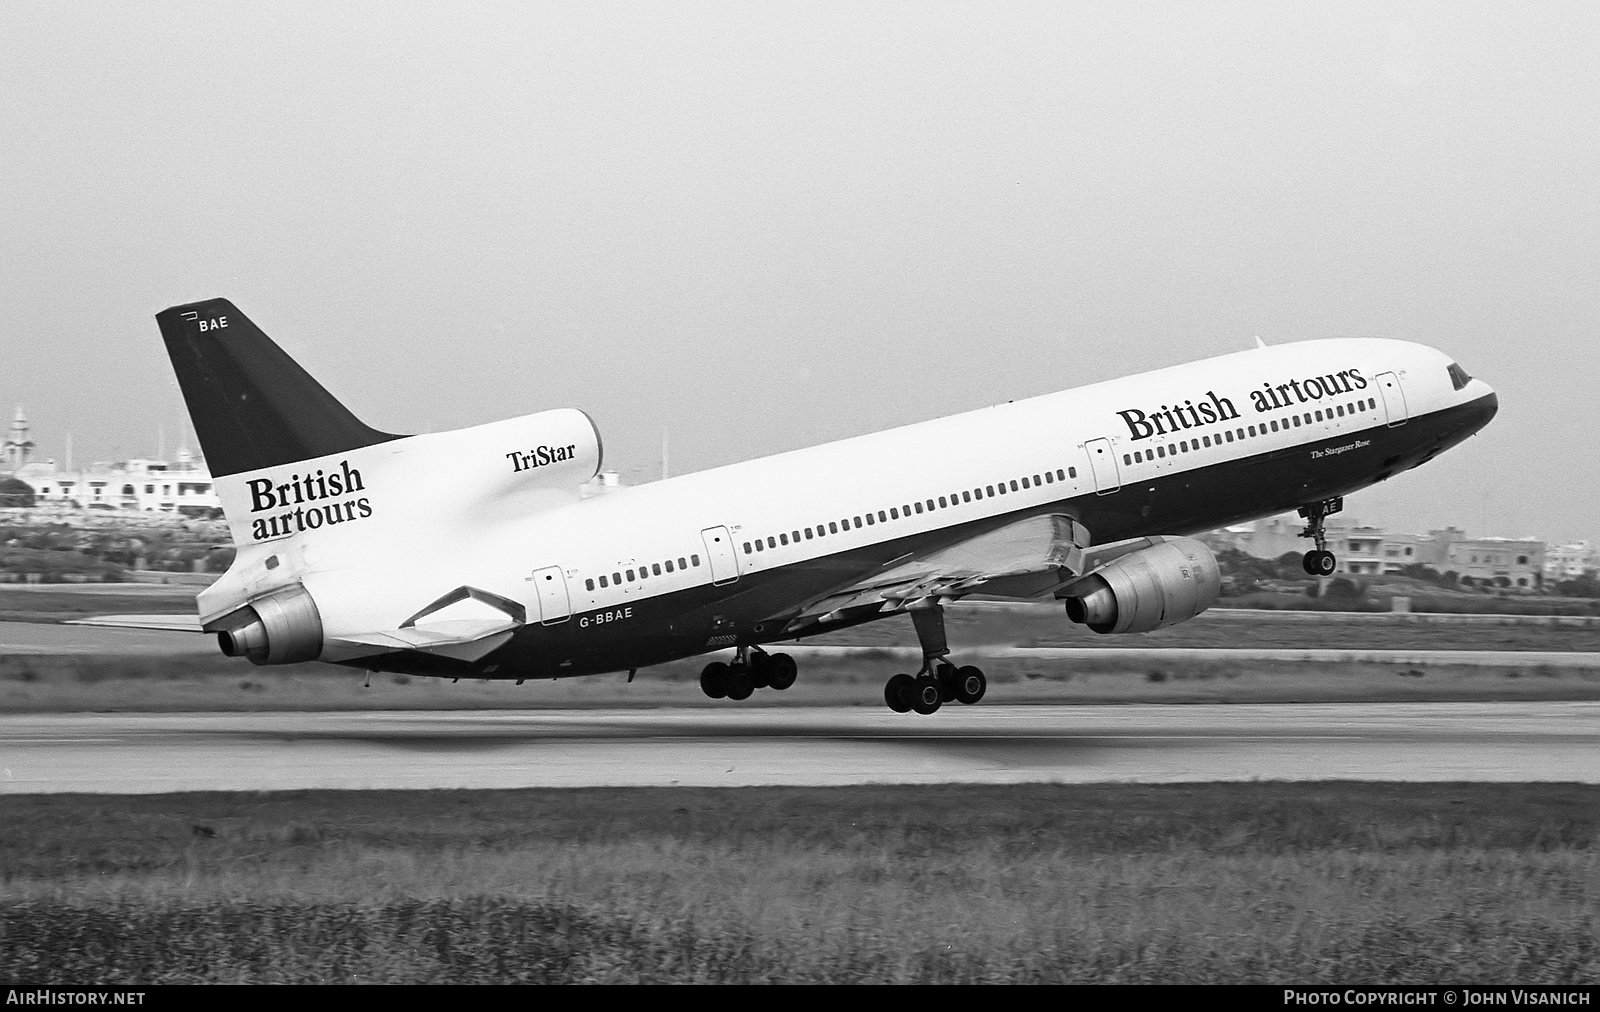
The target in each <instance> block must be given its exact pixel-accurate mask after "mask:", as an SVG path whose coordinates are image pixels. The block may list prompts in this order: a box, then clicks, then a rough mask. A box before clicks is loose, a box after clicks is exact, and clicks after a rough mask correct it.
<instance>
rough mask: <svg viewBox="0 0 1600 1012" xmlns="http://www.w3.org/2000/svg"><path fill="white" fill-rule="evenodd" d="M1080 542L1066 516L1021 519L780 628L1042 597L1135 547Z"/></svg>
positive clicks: (901, 566) (1084, 538) (816, 605)
mask: <svg viewBox="0 0 1600 1012" xmlns="http://www.w3.org/2000/svg"><path fill="white" fill-rule="evenodd" d="M1088 542H1089V534H1088V532H1087V531H1086V530H1084V528H1083V526H1082V525H1081V524H1079V523H1078V522H1077V521H1076V520H1074V519H1073V518H1072V517H1068V516H1060V515H1055V514H1051V515H1047V516H1038V517H1029V518H1027V519H1026V520H1019V521H1017V522H1016V523H1013V524H1008V525H1006V526H1005V527H1001V528H999V529H997V530H993V531H989V532H987V533H984V534H979V535H977V536H975V537H971V538H968V539H966V540H963V541H959V542H956V543H955V544H951V545H946V546H943V547H940V548H934V549H930V550H928V551H927V552H920V553H913V554H911V555H907V556H905V557H902V558H899V559H894V560H892V561H891V562H889V563H888V564H887V565H885V566H884V567H883V568H882V569H881V570H880V571H879V572H877V573H874V574H872V575H871V576H869V577H867V578H866V579H863V580H859V581H857V582H856V583H854V584H851V585H850V586H848V587H844V588H840V589H837V590H834V591H832V592H830V593H828V594H826V595H824V596H822V597H819V598H816V599H814V600H812V601H808V602H806V604H805V605H804V606H802V607H801V609H800V612H799V614H797V615H792V616H788V618H789V621H788V623H787V624H786V625H785V626H784V631H785V632H795V631H798V630H800V629H804V628H807V627H809V626H812V625H815V624H818V623H829V622H837V621H842V620H845V619H848V618H855V617H859V616H861V615H865V614H869V613H887V612H891V611H900V610H903V609H906V608H909V607H912V606H913V605H916V604H918V603H919V602H924V601H927V600H929V599H934V600H938V601H940V602H947V601H952V600H957V599H959V598H963V597H967V596H971V595H977V596H982V597H998V598H1011V599H1028V598H1037V597H1044V596H1046V595H1048V594H1050V593H1052V592H1054V591H1055V590H1057V589H1059V588H1061V587H1063V586H1065V585H1067V584H1069V583H1071V582H1072V581H1074V580H1076V579H1078V578H1079V577H1081V576H1083V575H1084V574H1086V573H1089V572H1091V571H1092V570H1093V569H1094V568H1096V567H1097V566H1100V565H1104V564H1105V562H1108V561H1110V560H1111V559H1112V558H1115V557H1117V556H1118V555H1122V554H1126V552H1127V551H1131V550H1134V549H1136V548H1138V547H1139V546H1138V545H1132V546H1130V547H1128V548H1121V546H1119V545H1106V546H1102V547H1100V548H1088V547H1087V545H1088ZM1102 556H1103V557H1102Z"/></svg>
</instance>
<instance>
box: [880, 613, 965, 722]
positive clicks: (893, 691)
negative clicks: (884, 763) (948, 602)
mask: <svg viewBox="0 0 1600 1012" xmlns="http://www.w3.org/2000/svg"><path fill="white" fill-rule="evenodd" d="M911 621H912V624H913V625H915V626H916V628H917V641H918V642H919V643H920V644H921V646H922V668H921V670H919V671H918V672H917V673H916V675H914V676H913V675H906V674H899V675H895V676H894V677H893V678H891V679H889V681H888V682H887V683H885V684H884V686H883V701H884V702H885V703H887V704H889V709H891V710H893V711H894V712H895V713H907V712H909V711H911V710H915V711H917V712H918V713H925V714H926V713H933V712H934V711H936V710H938V709H939V707H940V706H942V705H943V704H945V703H948V702H951V701H952V700H954V701H955V702H958V703H966V704H969V705H970V704H972V703H976V702H977V701H978V700H980V699H982V698H983V694H984V693H985V692H986V691H988V688H989V680H988V679H987V678H985V677H984V674H983V672H982V671H981V670H979V669H978V668H975V667H973V666H972V665H970V664H969V665H967V666H965V667H961V668H958V667H956V666H955V665H954V664H951V663H950V662H949V661H948V660H946V659H945V658H946V657H948V656H949V654H950V646H949V644H948V643H947V642H946V640H945V635H944V609H943V608H942V607H940V606H939V605H938V604H929V605H924V606H921V607H915V608H912V609H911Z"/></svg>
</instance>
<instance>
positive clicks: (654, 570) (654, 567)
mask: <svg viewBox="0 0 1600 1012" xmlns="http://www.w3.org/2000/svg"><path fill="white" fill-rule="evenodd" d="M748 543H749V542H746V544H748ZM745 551H747V552H748V551H749V549H745ZM650 575H651V576H660V575H661V563H659V562H652V563H650Z"/></svg>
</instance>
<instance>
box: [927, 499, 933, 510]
mask: <svg viewBox="0 0 1600 1012" xmlns="http://www.w3.org/2000/svg"><path fill="white" fill-rule="evenodd" d="M928 512H929V513H932V512H933V500H932V499H929V500H928Z"/></svg>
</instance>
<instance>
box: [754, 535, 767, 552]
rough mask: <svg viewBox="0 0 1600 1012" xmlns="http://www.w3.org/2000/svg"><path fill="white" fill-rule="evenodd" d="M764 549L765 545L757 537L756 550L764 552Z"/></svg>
mask: <svg viewBox="0 0 1600 1012" xmlns="http://www.w3.org/2000/svg"><path fill="white" fill-rule="evenodd" d="M766 550H767V546H766V545H764V544H762V543H761V539H760V538H757V539H756V551H758V552H764V551H766Z"/></svg>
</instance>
